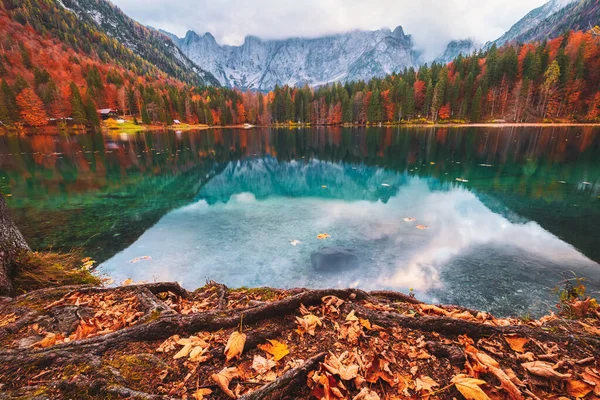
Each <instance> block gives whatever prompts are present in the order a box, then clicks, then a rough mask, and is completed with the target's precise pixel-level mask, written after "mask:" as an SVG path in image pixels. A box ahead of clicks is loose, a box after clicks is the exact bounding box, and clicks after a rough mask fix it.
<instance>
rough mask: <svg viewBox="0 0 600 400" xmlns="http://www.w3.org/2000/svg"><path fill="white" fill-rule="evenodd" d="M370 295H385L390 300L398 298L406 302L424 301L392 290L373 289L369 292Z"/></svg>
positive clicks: (418, 302)
mask: <svg viewBox="0 0 600 400" xmlns="http://www.w3.org/2000/svg"><path fill="white" fill-rule="evenodd" d="M369 295H370V296H373V297H384V298H386V299H390V300H398V301H401V302H404V303H410V304H423V302H422V301H420V300H417V299H415V298H414V297H412V296H409V295H407V294H404V293H400V292H392V291H391V290H373V291H370V292H369Z"/></svg>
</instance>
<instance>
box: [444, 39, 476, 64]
mask: <svg viewBox="0 0 600 400" xmlns="http://www.w3.org/2000/svg"><path fill="white" fill-rule="evenodd" d="M481 47H482V45H481V43H479V42H477V41H475V40H474V39H464V40H453V41H451V42H450V43H448V46H446V50H445V51H444V53H443V54H442V55H440V56H439V57H437V58H436V59H435V61H436V62H438V63H441V64H447V63H449V62H450V61H452V60H454V59H455V58H456V57H458V56H459V55H463V56H470V55H471V54H473V53H475V52H476V51H477V50H479V49H481Z"/></svg>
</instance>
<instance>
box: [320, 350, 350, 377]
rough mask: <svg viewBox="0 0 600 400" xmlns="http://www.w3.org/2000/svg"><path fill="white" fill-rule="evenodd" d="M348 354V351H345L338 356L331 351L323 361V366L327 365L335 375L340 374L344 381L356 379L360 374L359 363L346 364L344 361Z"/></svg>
mask: <svg viewBox="0 0 600 400" xmlns="http://www.w3.org/2000/svg"><path fill="white" fill-rule="evenodd" d="M347 355H348V352H344V353H343V354H342V355H341V356H339V357H337V356H336V355H335V354H333V353H331V352H330V353H329V355H328V356H327V358H326V359H325V361H324V362H323V367H325V368H326V369H327V370H328V371H329V372H330V373H332V374H333V375H339V377H340V378H342V380H344V381H349V380H351V379H354V378H356V377H357V376H358V365H356V364H349V365H345V364H344V363H343V361H345V359H346V357H347Z"/></svg>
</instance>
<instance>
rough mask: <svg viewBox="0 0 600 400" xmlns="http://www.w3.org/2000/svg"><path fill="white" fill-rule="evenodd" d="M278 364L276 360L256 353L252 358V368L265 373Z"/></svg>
mask: <svg viewBox="0 0 600 400" xmlns="http://www.w3.org/2000/svg"><path fill="white" fill-rule="evenodd" d="M275 365H276V363H275V361H273V360H267V359H266V358H264V357H263V356H259V355H255V356H254V359H253V360H252V369H253V370H255V371H256V372H258V373H259V374H261V375H263V374H266V373H267V372H269V371H270V370H271V369H273V367H274V366H275Z"/></svg>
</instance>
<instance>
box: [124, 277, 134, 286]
mask: <svg viewBox="0 0 600 400" xmlns="http://www.w3.org/2000/svg"><path fill="white" fill-rule="evenodd" d="M133 283H134V282H133V279H131V278H127V279H125V280H124V281H123V283H122V285H123V286H127V285H132V284H133Z"/></svg>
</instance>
